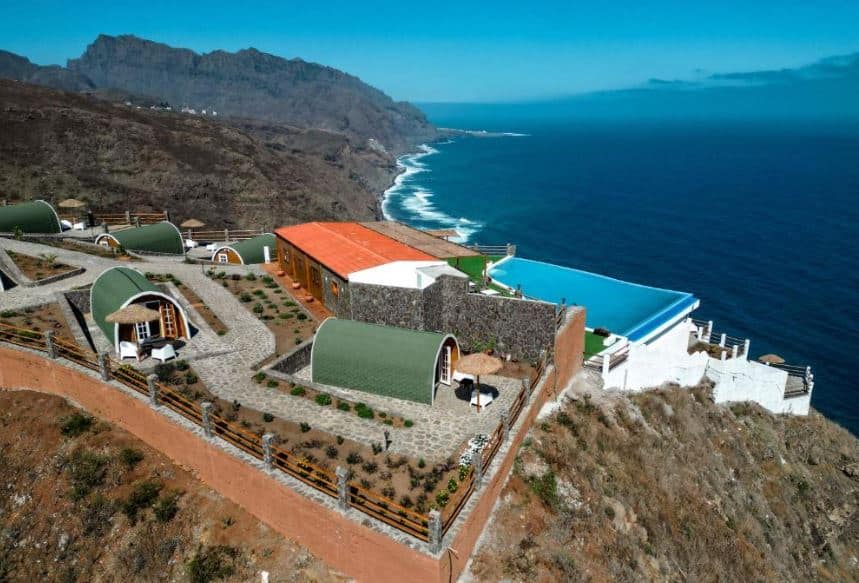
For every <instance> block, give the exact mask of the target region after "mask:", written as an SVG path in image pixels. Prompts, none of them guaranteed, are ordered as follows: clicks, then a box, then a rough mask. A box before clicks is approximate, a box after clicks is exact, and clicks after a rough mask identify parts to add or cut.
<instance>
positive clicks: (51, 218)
mask: <svg viewBox="0 0 859 583" xmlns="http://www.w3.org/2000/svg"><path fill="white" fill-rule="evenodd" d="M15 227H19V228H20V229H21V231H23V232H24V233H60V232H62V230H63V228H62V226H60V219H59V217H57V213H56V212H55V211H54V207H52V206H51V205H49V204H48V203H46V202H45V201H44V200H31V201H28V202H20V203H18V204H12V205H8V206H0V233H11V232H13V231H14V230H15Z"/></svg>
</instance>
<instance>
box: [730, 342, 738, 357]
mask: <svg viewBox="0 0 859 583" xmlns="http://www.w3.org/2000/svg"><path fill="white" fill-rule="evenodd" d="M739 348H740V347H739V345H737V344H734V345H733V346H732V347H731V358H733V359H734V360H737V353H738V351H739Z"/></svg>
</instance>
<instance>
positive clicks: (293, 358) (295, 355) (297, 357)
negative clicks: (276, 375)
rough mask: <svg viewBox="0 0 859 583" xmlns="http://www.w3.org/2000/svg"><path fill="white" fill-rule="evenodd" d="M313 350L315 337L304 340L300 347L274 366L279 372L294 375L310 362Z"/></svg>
mask: <svg viewBox="0 0 859 583" xmlns="http://www.w3.org/2000/svg"><path fill="white" fill-rule="evenodd" d="M312 351H313V338H311V339H310V340H308V341H306V342H304V343H303V344H301V345H300V346H298V348H296V349H295V350H293V351H292V352H290V353H289V354H287V355H286V356H284V357H283V358H281V359H280V360H278V361H277V363H275V365H274V366H272V368H273V369H274V370H276V371H278V372H282V373H284V374H288V375H292V374H295V373H296V372H298V371H299V370H301V369H303V368H304V367H305V366H308V365H309V364H310V353H311V352H312Z"/></svg>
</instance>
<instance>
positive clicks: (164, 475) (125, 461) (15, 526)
mask: <svg viewBox="0 0 859 583" xmlns="http://www.w3.org/2000/svg"><path fill="white" fill-rule="evenodd" d="M0 411H2V412H3V413H2V417H0V475H2V480H3V491H4V494H3V496H2V497H0V535H2V536H0V581H9V582H18V581H21V582H23V581H27V582H30V581H62V582H75V581H80V582H84V581H86V582H99V581H123V582H126V581H214V580H219V581H233V582H238V581H259V580H260V571H263V570H265V571H269V573H270V575H271V581H295V582H298V581H301V582H303V581H343V580H345V579H344V578H342V577H339V576H336V575H334V574H332V573H331V572H329V570H328V569H327V568H326V566H325V565H324V564H323V563H321V562H320V561H319V560H318V559H316V558H314V557H313V556H312V555H310V553H308V552H307V551H306V550H304V549H302V548H301V547H298V546H297V545H295V544H292V543H290V542H288V541H286V540H284V539H283V537H281V536H280V535H279V534H278V533H276V532H274V531H272V530H271V529H269V528H268V527H266V526H265V525H263V524H261V523H260V522H259V521H257V520H256V519H255V518H253V517H252V516H250V515H249V514H247V513H246V512H245V511H244V510H242V509H241V508H239V507H238V506H236V505H235V504H233V503H232V502H230V501H227V500H224V499H223V498H221V497H220V496H219V495H218V494H217V493H215V492H213V491H212V490H210V489H208V488H206V487H205V486H203V485H202V484H201V483H200V482H198V481H197V480H196V479H194V478H193V476H191V475H190V474H188V472H186V471H184V470H182V469H180V468H178V467H176V466H175V465H173V464H172V463H171V462H170V461H169V460H168V459H167V458H165V457H164V456H163V455H161V454H160V453H158V452H157V451H155V450H153V449H151V448H149V447H148V446H146V445H144V444H143V443H142V442H140V441H138V440H137V439H136V438H134V437H133V436H131V435H129V434H128V433H126V432H125V431H123V430H121V429H119V428H117V427H114V426H111V425H109V424H107V423H103V422H99V421H97V420H93V419H92V418H89V417H85V416H81V414H82V412H81V411H79V410H78V409H75V408H74V407H72V406H71V405H69V404H68V403H66V402H65V401H63V400H62V399H60V398H59V397H55V396H49V395H42V394H39V393H34V392H5V391H3V392H0ZM84 415H85V414H84ZM82 419H83V420H84V421H81V420H82ZM86 420H90V423H89V424H87V422H86ZM147 492H149V493H150V496H149V498H148V499H147V496H146V494H147ZM151 492H154V495H152V494H151ZM135 500H136V501H137V503H136V504H134V503H132V502H133V501H135ZM174 504H175V507H174V506H173V505H174ZM216 573H220V574H222V575H225V576H224V577H223V578H219V577H215V576H214V575H215V574H216ZM206 575H208V576H206Z"/></svg>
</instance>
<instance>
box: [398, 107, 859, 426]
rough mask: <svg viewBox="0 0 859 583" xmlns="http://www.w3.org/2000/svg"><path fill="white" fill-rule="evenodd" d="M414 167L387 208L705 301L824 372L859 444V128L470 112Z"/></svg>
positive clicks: (832, 408)
mask: <svg viewBox="0 0 859 583" xmlns="http://www.w3.org/2000/svg"><path fill="white" fill-rule="evenodd" d="M424 109H425V111H428V114H429V116H430V119H431V121H433V122H434V123H435V124H436V125H438V126H440V127H455V128H460V129H469V130H487V131H490V132H508V134H506V135H494V134H493V135H491V137H476V136H473V135H468V136H458V137H455V138H453V139H450V140H447V141H444V142H440V143H435V144H430V145H427V146H425V147H424V148H422V150H421V151H420V152H418V153H416V154H413V155H409V156H404V157H402V158H401V159H400V165H401V166H402V168H403V169H404V170H405V172H404V173H403V174H401V175H400V177H399V178H398V180H397V183H396V184H395V185H394V186H393V187H392V188H391V189H390V190H389V191H388V192H387V193H386V197H385V201H384V212H385V214H386V215H387V216H388V217H389V218H392V219H396V220H401V221H404V222H406V223H409V224H412V225H414V226H417V227H422V228H424V227H430V228H447V227H454V228H456V229H457V230H458V232H459V233H460V234H461V236H462V239H463V240H465V241H467V242H469V243H482V244H503V243H508V242H510V243H515V244H516V245H517V248H518V254H519V255H520V256H522V257H526V258H530V259H537V260H541V261H548V262H552V263H557V264H560V265H565V266H569V267H574V268H578V269H584V270H587V271H592V272H596V273H601V274H605V275H609V276H613V277H617V278H621V279H625V280H628V281H632V282H638V283H643V284H646V285H651V286H657V287H663V288H669V289H674V290H679V291H686V292H691V293H694V294H695V295H696V296H697V297H699V298H700V299H701V308H700V309H699V310H698V311H697V312H696V314H695V317H697V318H701V319H705V320H707V319H711V320H714V322H715V326H714V328H715V331H716V332H726V333H728V334H729V335H732V336H738V337H743V338H750V339H751V351H750V352H751V354H752V356H755V357H756V356H758V355H760V354H765V353H770V352H773V353H776V354H779V355H781V356H783V357H784V358H785V359H786V361H787V362H788V363H789V364H797V365H806V364H808V365H811V366H812V370H813V372H814V375H815V388H814V393H813V397H812V404H813V406H814V407H815V408H817V409H818V410H819V411H820V412H822V413H823V414H824V415H826V416H827V417H828V418H830V419H832V420H834V421H836V422H838V423H840V424H841V425H843V426H845V427H847V428H848V429H849V430H850V431H851V432H853V433H854V434H855V435H859V382H857V380H856V379H857V375H859V371H854V370H853V369H852V367H853V365H854V364H855V363H857V362H859V359H857V358H856V356H857V350H859V342H857V339H859V333H857V329H859V308H857V303H858V302H859V243H857V238H859V228H857V224H859V124H846V123H842V124H836V123H832V122H810V121H808V122H799V121H792V122H779V123H775V122H759V123H758V122H751V121H719V122H710V123H708V122H705V121H690V122H679V121H672V122H665V123H659V122H655V121H649V122H641V123H634V122H629V121H628V120H625V121H623V122H612V121H599V122H587V121H582V120H570V119H550V118H547V117H543V116H538V115H535V116H530V117H529V116H528V115H522V116H521V117H518V118H517V117H511V116H510V115H505V116H504V117H503V118H502V117H501V116H499V117H498V118H497V119H494V118H493V116H492V115H491V114H486V113H485V112H482V113H481V115H479V116H477V115H475V116H473V117H470V115H469V111H470V110H468V109H463V110H461V111H460V110H457V108H456V107H452V106H445V107H444V108H439V111H434V110H433V108H432V107H429V106H428V107H425V108H424Z"/></svg>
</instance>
